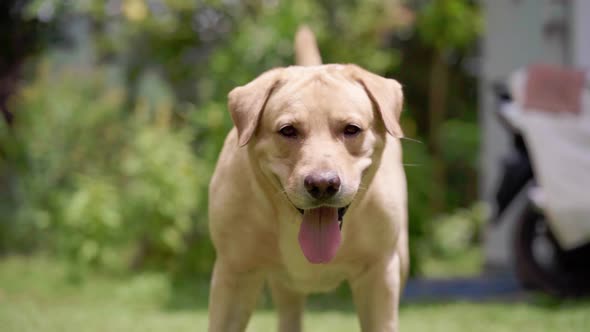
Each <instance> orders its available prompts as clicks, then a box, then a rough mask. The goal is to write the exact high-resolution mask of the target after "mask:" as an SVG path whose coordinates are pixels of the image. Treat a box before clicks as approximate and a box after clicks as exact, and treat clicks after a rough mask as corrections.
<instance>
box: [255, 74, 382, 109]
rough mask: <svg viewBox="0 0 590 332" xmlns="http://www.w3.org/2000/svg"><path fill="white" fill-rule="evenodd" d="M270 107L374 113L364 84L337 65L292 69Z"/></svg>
mask: <svg viewBox="0 0 590 332" xmlns="http://www.w3.org/2000/svg"><path fill="white" fill-rule="evenodd" d="M267 106H268V108H270V109H276V110H280V111H286V112H316V111H321V112H323V113H325V114H330V113H334V112H335V113H342V112H356V113H367V114H369V113H372V104H371V100H370V99H369V97H368V95H367V94H366V92H365V91H364V89H363V87H362V85H361V84H359V83H358V82H356V81H354V80H352V79H351V78H349V77H347V76H345V75H344V73H342V72H340V71H339V70H337V69H336V70H335V68H334V67H333V66H329V67H328V66H316V67H312V68H307V67H295V68H289V69H288V70H287V71H286V73H285V75H284V76H283V84H282V85H281V87H280V89H278V91H277V92H276V93H275V94H274V95H273V96H272V97H271V98H270V100H269V102H268V105H267Z"/></svg>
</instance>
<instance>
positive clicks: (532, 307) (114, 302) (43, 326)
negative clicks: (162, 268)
mask: <svg viewBox="0 0 590 332" xmlns="http://www.w3.org/2000/svg"><path fill="white" fill-rule="evenodd" d="M65 271H66V270H65V268H64V265H63V264H61V263H60V262H58V261H55V260H50V259H40V258H30V259H25V258H22V257H19V258H14V257H12V258H5V259H2V260H0V331H3V332H13V331H14V332H30V331H31V332H32V331H49V332H53V331H55V332H57V331H59V332H68V331H76V332H85V331H101V332H103V331H125V332H134V331H138V332H139V331H142V332H144V331H178V332H182V331H197V332H198V331H206V325H207V308H206V294H207V291H206V288H205V286H204V283H202V282H201V283H199V282H196V283H195V284H196V285H197V287H193V288H191V289H192V290H191V291H190V292H189V291H185V292H181V294H178V292H174V291H173V290H174V287H172V286H171V285H170V284H169V283H168V281H167V279H166V278H164V277H163V276H162V275H159V274H142V275H139V276H135V277H126V278H114V277H107V276H100V275H97V274H91V275H88V276H87V277H85V278H84V279H83V280H84V281H83V282H80V281H77V282H76V279H72V278H68V277H67V275H66V272H65ZM188 298H194V299H193V300H191V301H189V300H187V299H188ZM338 299H339V300H338ZM263 302H266V303H263V304H262V305H261V307H262V308H261V309H260V310H258V311H257V312H256V314H255V315H254V317H253V319H252V321H251V324H250V327H249V329H248V331H250V332H253V331H262V332H264V331H274V326H275V324H276V317H275V315H274V312H273V311H272V310H271V309H270V308H269V307H270V305H269V304H268V303H267V302H268V300H265V301H263ZM310 307H311V308H310V309H309V310H308V311H307V313H306V317H305V327H306V331H341V332H347V331H359V328H358V323H357V319H356V317H355V315H354V312H353V310H352V309H351V305H350V303H349V302H348V301H345V300H342V299H341V297H339V298H335V297H323V298H319V299H318V298H315V299H314V301H313V303H311V304H310ZM332 308H340V309H332ZM400 316H401V330H402V331H404V332H411V331H416V332H417V331H429V332H436V331H442V332H446V331H449V332H450V331H453V332H461V331H476V332H487V331H490V332H492V331H493V332H502V331H518V332H528V331H531V332H533V331H534V332H539V331H568V332H571V331H573V332H575V331H588V326H590V303H587V302H577V303H576V302H565V303H564V302H556V301H537V303H484V304H482V303H477V304H474V303H429V304H407V305H402V309H401V313H400Z"/></svg>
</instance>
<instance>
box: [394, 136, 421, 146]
mask: <svg viewBox="0 0 590 332" xmlns="http://www.w3.org/2000/svg"><path fill="white" fill-rule="evenodd" d="M400 139H403V140H406V141H410V142H414V143H420V144H424V142H422V141H420V140H417V139H415V138H410V137H405V136H404V137H400Z"/></svg>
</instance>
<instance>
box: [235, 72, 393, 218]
mask: <svg viewBox="0 0 590 332" xmlns="http://www.w3.org/2000/svg"><path fill="white" fill-rule="evenodd" d="M401 104H402V94H401V87H400V85H399V84H398V83H397V82H396V81H394V80H390V79H385V78H382V77H379V76H377V75H373V74H371V73H369V72H367V71H364V70H362V69H360V68H359V67H356V66H352V65H345V66H344V65H325V66H318V67H289V68H282V69H275V70H272V71H270V72H267V73H265V74H263V75H261V76H260V77H258V78H257V79H255V80H254V81H252V82H251V83H249V84H247V85H245V86H243V87H239V88H236V89H234V90H233V91H232V92H231V93H230V95H229V108H230V112H231V115H232V119H233V120H234V123H235V125H236V128H237V130H238V137H239V143H240V144H241V145H245V144H247V143H248V142H250V143H248V145H249V146H248V148H249V149H252V150H251V151H252V152H253V156H254V160H255V161H256V162H257V163H258V164H259V166H260V169H261V170H262V172H263V173H264V174H265V175H266V177H267V178H268V179H269V180H270V181H271V183H273V185H274V186H275V187H276V189H277V192H279V191H282V192H284V194H285V195H286V197H287V198H288V199H289V201H290V202H291V204H292V205H293V206H294V207H295V208H297V209H299V210H300V211H301V210H307V209H313V208H317V207H320V206H329V207H334V208H344V207H346V206H348V205H349V204H350V203H351V202H352V200H353V199H354V197H355V195H356V194H357V193H358V192H359V191H361V190H363V176H364V175H365V174H366V173H367V171H368V170H369V169H370V167H371V165H373V164H374V163H375V161H376V158H377V156H378V155H379V153H380V152H381V150H382V148H383V144H384V142H385V135H386V132H389V133H390V134H392V135H395V136H401V135H402V133H401V130H400V127H399V124H398V118H399V113H400V111H401Z"/></svg>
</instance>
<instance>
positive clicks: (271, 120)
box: [209, 28, 409, 332]
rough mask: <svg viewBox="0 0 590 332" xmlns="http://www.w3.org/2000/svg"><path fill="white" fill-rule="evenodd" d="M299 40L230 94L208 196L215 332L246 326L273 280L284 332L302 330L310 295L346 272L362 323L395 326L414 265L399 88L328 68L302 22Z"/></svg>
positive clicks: (361, 73) (368, 327) (380, 328)
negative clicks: (287, 55)
mask: <svg viewBox="0 0 590 332" xmlns="http://www.w3.org/2000/svg"><path fill="white" fill-rule="evenodd" d="M295 48H296V58H297V64H298V66H292V67H288V68H278V69H273V70H270V71H268V72H266V73H264V74H262V75H260V76H259V77H257V78H256V79H254V80H253V81H252V82H250V83H248V84H246V85H244V86H241V87H238V88H235V89H234V90H233V91H231V92H230V94H229V111H230V113H231V117H232V119H233V122H234V124H235V128H233V129H232V130H231V132H230V133H229V135H228V136H227V139H226V141H225V145H224V147H223V150H222V152H221V155H220V157H219V161H218V164H217V167H216V169H215V174H214V175H213V178H212V180H211V185H210V193H209V195H210V197H209V202H210V203H209V214H210V231H211V236H212V239H213V243H214V245H215V249H216V252H217V260H216V262H215V268H214V271H213V277H212V280H211V294H210V302H209V331H211V332H230V331H232V332H234V331H235V332H237V331H244V330H245V329H246V325H247V323H248V320H249V317H250V315H251V314H252V311H253V310H254V308H255V306H256V302H257V298H258V295H259V293H260V292H261V289H262V287H263V284H264V282H265V281H268V283H269V285H270V289H271V293H272V298H273V302H274V303H275V305H276V307H277V310H278V314H279V331H281V332H288V331H292V332H296V331H301V325H302V312H303V307H304V300H305V296H306V294H309V293H311V292H324V291H329V290H331V289H334V288H335V287H337V286H338V285H339V284H340V283H341V282H342V281H345V280H346V281H348V282H349V284H350V286H351V289H352V293H353V297H354V302H355V306H356V308H357V312H358V316H359V319H360V325H361V328H362V331H364V332H369V331H375V332H385V331H397V325H398V322H397V320H398V319H397V311H398V302H399V297H400V292H401V290H402V287H403V284H404V280H405V277H406V274H407V270H408V264H409V262H408V237H407V211H406V206H407V204H406V181H405V175H404V170H403V167H402V163H401V148H400V142H399V138H400V137H401V136H402V132H401V129H400V126H399V123H398V119H399V115H400V112H401V109H402V91H401V87H400V84H398V82H396V81H395V80H392V79H386V78H383V77H380V76H377V75H374V74H371V73H370V72H368V71H366V70H363V69H361V68H360V67H357V66H354V65H338V64H330V65H321V59H320V56H319V51H318V49H317V45H316V42H315V37H314V36H313V34H312V33H311V31H310V30H308V29H306V28H302V29H300V31H299V32H298V33H297V37H296V42H295Z"/></svg>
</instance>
